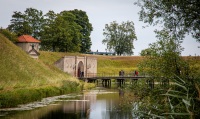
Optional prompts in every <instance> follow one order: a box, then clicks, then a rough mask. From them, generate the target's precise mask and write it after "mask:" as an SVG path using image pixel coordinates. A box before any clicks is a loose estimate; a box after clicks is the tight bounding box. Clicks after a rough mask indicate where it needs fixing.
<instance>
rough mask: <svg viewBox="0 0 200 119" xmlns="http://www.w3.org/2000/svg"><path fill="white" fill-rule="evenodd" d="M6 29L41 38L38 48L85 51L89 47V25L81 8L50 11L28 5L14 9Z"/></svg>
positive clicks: (88, 49) (90, 28)
mask: <svg viewBox="0 0 200 119" xmlns="http://www.w3.org/2000/svg"><path fill="white" fill-rule="evenodd" d="M8 29H9V30H10V31H12V32H15V33H16V34H17V36H20V35H24V34H28V35H31V36H33V37H35V38H37V39H40V40H41V49H42V50H47V51H59V52H88V51H90V47H91V39H90V34H91V31H92V25H91V23H89V19H88V16H87V14H86V12H84V11H81V10H71V11H61V12H60V13H58V14H56V13H54V11H49V12H48V13H46V14H45V15H43V13H42V11H41V10H37V9H34V8H27V9H26V10H25V11H24V13H22V12H17V11H15V12H14V14H13V15H12V19H11V24H10V25H9V26H8Z"/></svg>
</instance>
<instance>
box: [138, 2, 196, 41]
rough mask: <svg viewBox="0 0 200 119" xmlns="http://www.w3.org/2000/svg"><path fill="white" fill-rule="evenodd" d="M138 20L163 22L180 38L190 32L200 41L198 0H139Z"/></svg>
mask: <svg viewBox="0 0 200 119" xmlns="http://www.w3.org/2000/svg"><path fill="white" fill-rule="evenodd" d="M135 4H137V5H138V6H139V7H141V11H140V12H139V15H140V20H141V21H144V22H145V23H149V24H150V25H152V24H153V25H157V24H159V23H160V24H163V25H164V26H165V28H167V29H170V30H171V32H172V33H174V34H175V35H176V37H177V38H178V39H180V40H182V39H183V38H184V35H185V34H186V33H191V34H192V36H193V37H194V38H196V39H197V41H199V42H200V25H199V23H200V12H199V11H200V2H199V0H140V1H138V2H136V3H135Z"/></svg>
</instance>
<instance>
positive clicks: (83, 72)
mask: <svg viewBox="0 0 200 119" xmlns="http://www.w3.org/2000/svg"><path fill="white" fill-rule="evenodd" d="M54 64H55V66H56V67H58V68H59V69H61V70H62V71H64V72H66V73H68V74H70V75H72V76H75V77H83V76H84V77H86V76H87V77H91V76H96V73H97V59H96V58H93V57H79V56H65V57H62V58H61V59H59V60H58V61H56V62H55V63H54Z"/></svg>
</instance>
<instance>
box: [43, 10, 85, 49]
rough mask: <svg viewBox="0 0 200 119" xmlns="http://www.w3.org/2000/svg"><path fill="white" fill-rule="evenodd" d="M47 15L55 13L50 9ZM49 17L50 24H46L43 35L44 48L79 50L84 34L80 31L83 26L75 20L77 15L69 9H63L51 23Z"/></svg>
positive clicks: (50, 15)
mask: <svg viewBox="0 0 200 119" xmlns="http://www.w3.org/2000/svg"><path fill="white" fill-rule="evenodd" d="M48 15H49V16H48ZM46 16H48V17H49V18H51V17H52V16H54V13H53V12H51V11H50V12H49V13H48V14H47V15H46ZM49 18H47V19H46V20H47V24H48V26H46V25H45V26H44V30H43V33H42V34H43V35H42V37H41V39H42V45H43V46H42V47H43V49H45V50H52V51H59V52H79V51H80V46H81V37H82V35H81V33H80V30H81V27H80V26H79V25H78V24H77V23H76V22H75V16H74V15H73V14H72V13H70V12H68V11H63V12H61V13H60V14H58V15H57V17H56V18H55V20H54V21H51V22H50V23H48V21H50V20H49ZM53 18H54V17H53Z"/></svg>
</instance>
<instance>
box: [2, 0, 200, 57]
mask: <svg viewBox="0 0 200 119" xmlns="http://www.w3.org/2000/svg"><path fill="white" fill-rule="evenodd" d="M134 1H135V0H0V27H3V28H6V27H7V26H8V25H9V24H10V20H11V18H12V15H13V12H14V11H21V12H24V11H25V10H26V8H30V7H32V8H35V9H37V10H42V11H43V14H45V13H47V12H48V11H49V10H53V11H54V12H55V13H60V12H61V11H64V10H73V9H79V10H83V11H85V12H86V13H87V15H88V17H89V21H90V23H91V24H92V26H93V31H92V33H91V40H92V47H91V50H92V51H97V50H98V51H99V52H100V51H105V49H106V46H105V45H103V44H102V40H103V39H104V36H103V29H104V28H105V24H109V23H110V22H113V21H117V22H118V23H121V22H122V21H125V22H126V21H128V20H129V21H133V22H134V23H135V31H136V36H137V38H138V40H137V41H135V42H134V47H135V49H134V50H133V51H134V55H136V56H137V55H139V53H140V52H141V50H143V49H146V48H147V47H148V44H149V43H153V42H155V41H156V40H157V39H156V38H155V34H154V32H153V31H154V29H156V28H158V27H153V26H152V27H148V28H142V26H145V25H147V24H144V23H143V22H141V21H139V15H138V11H139V10H140V8H139V7H137V6H135V5H134V4H133V3H134ZM182 46H183V47H184V48H185V50H184V51H183V53H182V55H183V56H188V55H193V56H194V55H195V54H196V55H200V48H198V46H200V43H197V42H196V40H195V39H193V38H191V37H186V38H185V40H184V42H183V44H182Z"/></svg>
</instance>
